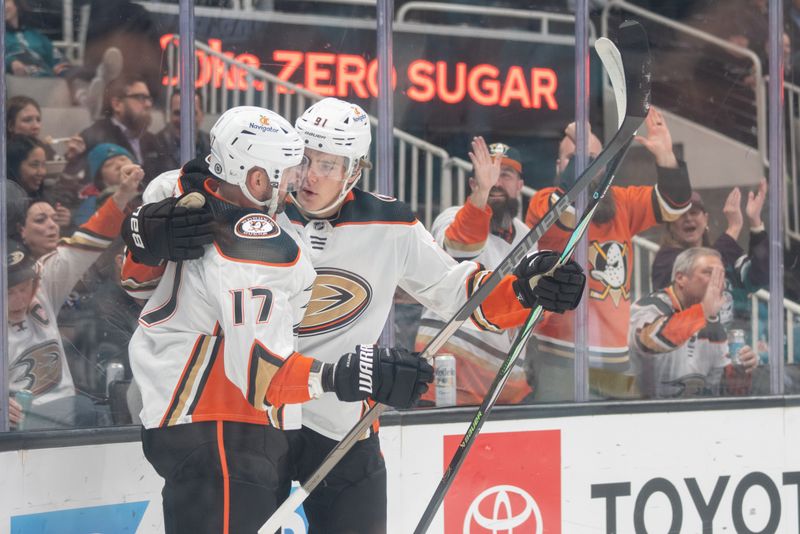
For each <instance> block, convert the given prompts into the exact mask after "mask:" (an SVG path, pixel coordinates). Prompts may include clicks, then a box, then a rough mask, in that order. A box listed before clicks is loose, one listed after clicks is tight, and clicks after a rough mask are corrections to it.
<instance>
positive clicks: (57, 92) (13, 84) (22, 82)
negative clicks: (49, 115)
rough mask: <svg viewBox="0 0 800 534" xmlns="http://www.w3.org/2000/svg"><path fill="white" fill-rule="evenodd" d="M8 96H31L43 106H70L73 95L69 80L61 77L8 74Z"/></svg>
mask: <svg viewBox="0 0 800 534" xmlns="http://www.w3.org/2000/svg"><path fill="white" fill-rule="evenodd" d="M6 90H7V91H8V96H9V97H12V96H17V95H23V96H29V97H31V98H33V99H34V100H36V101H37V102H39V105H40V106H42V107H62V108H64V107H69V106H70V105H72V96H71V95H70V92H69V87H68V86H67V82H66V81H65V80H63V79H61V78H29V77H27V76H14V75H11V74H7V75H6Z"/></svg>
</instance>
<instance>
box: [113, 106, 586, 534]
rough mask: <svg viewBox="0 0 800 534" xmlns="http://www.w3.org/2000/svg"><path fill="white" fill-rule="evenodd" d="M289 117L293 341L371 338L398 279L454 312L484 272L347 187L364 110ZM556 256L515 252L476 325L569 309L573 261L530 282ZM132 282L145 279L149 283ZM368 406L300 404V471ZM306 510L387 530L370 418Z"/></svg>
mask: <svg viewBox="0 0 800 534" xmlns="http://www.w3.org/2000/svg"><path fill="white" fill-rule="evenodd" d="M295 126H296V128H297V130H298V133H299V134H300V135H301V136H302V137H303V139H304V141H305V146H306V151H305V154H306V156H307V157H308V158H309V170H308V176H307V178H306V180H305V181H304V182H303V184H302V185H301V186H300V188H299V189H298V191H297V192H296V193H295V195H294V199H295V201H294V202H293V203H289V204H287V207H286V213H285V215H286V217H285V218H281V219H279V222H280V223H281V226H282V227H283V228H284V229H285V230H287V231H291V232H294V233H296V234H297V235H298V236H299V239H300V240H301V241H302V242H303V243H304V244H305V246H306V247H307V249H308V250H309V254H310V257H311V262H312V263H313V265H314V268H315V270H316V271H317V278H316V281H315V283H314V290H313V293H312V296H311V300H310V302H309V304H308V309H307V311H306V313H305V316H304V317H303V320H302V322H301V323H300V324H299V326H298V335H299V350H300V351H301V352H304V353H308V354H313V355H314V356H316V357H319V358H321V359H322V360H324V361H326V362H328V361H335V358H334V354H337V353H338V354H341V350H342V349H341V347H344V346H350V345H352V344H353V343H357V342H363V343H371V342H374V341H375V340H377V339H378V337H379V335H380V333H381V330H382V328H383V325H384V323H385V322H386V318H387V315H388V313H389V309H390V307H391V305H392V299H393V295H394V292H395V289H396V287H398V286H399V287H402V288H403V289H404V290H405V291H406V292H408V293H409V294H411V295H412V296H413V297H414V298H416V299H417V300H418V301H419V302H421V303H422V304H424V305H425V306H428V307H430V308H432V309H434V310H436V311H437V312H438V313H439V314H440V315H442V316H452V315H453V314H454V313H455V312H456V311H457V310H458V309H459V308H460V307H461V305H462V304H463V303H464V302H465V299H466V298H467V297H468V295H469V294H471V293H472V291H473V290H474V289H475V288H476V287H477V286H478V284H479V281H480V280H481V279H482V278H483V277H485V276H486V274H487V273H486V272H485V271H482V270H481V269H480V268H479V266H478V265H477V264H475V263H472V262H463V263H460V264H459V263H457V262H456V261H455V260H453V259H452V258H450V257H449V256H448V255H447V254H446V253H445V252H444V251H443V250H442V249H441V248H440V247H439V246H438V245H437V244H436V243H435V241H434V240H433V238H432V236H431V235H430V234H429V233H428V232H427V230H425V228H424V227H423V225H422V224H421V223H420V222H419V221H417V220H416V218H415V217H414V215H413V213H412V212H411V211H410V210H409V208H408V207H407V206H406V205H405V204H403V203H402V202H398V201H396V200H395V199H392V198H387V197H382V196H378V195H373V194H370V193H367V192H364V191H362V190H360V189H358V188H356V187H355V185H356V183H357V181H358V179H359V177H360V175H361V171H362V168H363V166H364V165H365V164H367V155H368V152H369V146H370V142H371V133H370V126H369V118H368V117H367V115H366V113H365V112H364V111H363V110H362V109H361V108H360V107H358V106H356V105H353V104H349V103H347V102H343V101H341V100H336V99H333V98H326V99H324V100H322V101H320V102H318V103H316V104H313V105H312V106H311V107H310V108H309V109H308V110H306V112H305V113H303V115H302V116H301V117H300V118H299V119H298V120H297V122H296V125H295ZM151 187H157V186H151ZM138 222H139V224H148V223H153V224H154V225H161V226H162V227H165V228H166V227H169V226H170V224H171V223H170V218H169V217H162V218H161V219H155V218H154V219H153V220H152V221H149V220H147V218H141V217H140V219H139V221H138ZM166 237H167V236H166V232H153V233H152V235H151V236H148V238H147V239H144V240H143V246H144V248H145V249H146V250H147V251H148V252H147V253H148V254H151V253H153V251H159V253H160V254H161V257H166V258H168V257H169V254H171V253H173V252H177V253H180V254H192V253H193V251H191V250H190V247H189V248H187V246H184V245H186V244H185V243H184V244H182V245H181V247H180V250H177V251H176V250H172V247H171V244H170V242H169V241H170V240H169V239H167V238H166ZM555 258H556V256H555V255H554V254H550V255H547V254H541V255H535V256H532V257H530V258H527V259H526V260H525V261H523V265H521V266H520V268H519V269H518V272H519V274H520V277H519V280H518V279H517V277H515V276H509V277H507V278H506V280H504V281H503V283H501V285H500V286H499V287H498V289H497V290H495V291H494V292H493V293H492V295H491V296H490V297H489V298H488V299H487V300H486V301H485V302H484V304H483V306H481V307H480V308H479V309H478V310H476V312H475V314H474V315H473V319H474V321H475V323H476V325H478V326H484V327H498V328H505V327H509V326H516V325H518V324H520V323H521V322H522V321H523V320H524V319H525V318H526V317H527V315H528V313H529V309H527V308H526V306H527V307H530V306H533V305H536V304H539V303H541V304H542V305H543V306H544V307H545V308H546V309H554V310H562V311H563V310H564V309H571V308H573V307H574V306H576V305H577V302H578V300H579V298H580V292H581V289H582V287H583V284H584V277H583V274H582V273H581V270H580V268H578V267H577V266H574V265H571V266H569V268H567V269H563V268H562V269H559V270H557V271H556V272H555V273H554V276H553V277H547V278H545V281H546V284H545V285H547V286H548V288H547V289H543V288H542V287H538V288H536V289H532V288H531V285H530V280H531V279H533V278H534V277H535V276H537V275H541V274H544V273H546V272H547V271H548V270H549V269H550V268H551V267H552V266H553V265H554V263H555ZM124 276H125V274H124V273H123V277H124ZM136 284H137V285H138V286H139V287H140V288H144V287H146V280H144V279H138V280H137V282H136ZM521 303H522V304H521ZM375 400H377V399H375ZM366 409H367V402H366V401H365V402H364V404H363V405H362V406H358V405H353V404H347V403H342V402H340V401H338V400H337V399H336V397H335V396H332V395H328V394H326V395H323V396H322V397H320V398H319V399H314V400H312V401H310V402H308V403H305V404H304V405H303V406H302V428H301V429H300V430H294V431H291V432H288V434H289V443H290V450H289V452H290V455H291V457H292V459H293V462H292V463H293V467H294V476H295V477H296V479H298V480H304V479H305V478H306V477H307V476H308V475H309V474H310V473H311V472H313V471H314V470H315V469H316V468H317V467H318V466H319V464H320V463H321V461H322V459H323V458H324V457H325V455H326V454H327V453H328V452H329V451H330V450H331V448H332V447H333V446H334V445H335V444H336V442H337V441H338V440H339V439H341V438H342V437H343V436H344V435H345V434H346V433H347V431H348V430H349V429H350V428H351V427H352V426H353V425H354V424H355V422H356V421H357V420H358V418H359V417H360V416H361V415H362V414H363V413H364V411H365V410H366ZM304 509H305V512H306V515H307V517H308V520H309V523H310V532H324V533H339V532H342V533H344V532H348V533H350V532H359V533H380V532H385V531H386V472H385V465H384V462H383V458H382V457H381V454H380V445H379V441H378V437H377V425H376V426H375V427H373V428H371V429H370V432H369V435H365V436H364V439H363V440H362V441H360V442H359V443H358V444H356V445H355V446H354V447H353V449H352V450H351V451H350V452H349V453H348V455H346V456H345V458H344V459H343V460H342V462H340V464H339V465H338V466H337V467H336V468H335V469H334V470H333V471H332V473H331V474H330V475H329V476H328V477H327V478H326V480H325V482H324V483H323V484H321V485H320V486H319V487H318V488H317V489H316V490H315V491H314V493H313V494H312V495H311V496H310V497H309V498H308V499H307V500H306V501H305V503H304Z"/></svg>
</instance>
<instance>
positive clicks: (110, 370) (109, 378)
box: [106, 360, 125, 395]
mask: <svg viewBox="0 0 800 534" xmlns="http://www.w3.org/2000/svg"><path fill="white" fill-rule="evenodd" d="M119 380H125V366H124V365H123V364H122V363H121V362H118V361H116V360H111V361H110V362H108V363H107V364H106V395H110V394H111V384H112V383H113V382H116V381H119Z"/></svg>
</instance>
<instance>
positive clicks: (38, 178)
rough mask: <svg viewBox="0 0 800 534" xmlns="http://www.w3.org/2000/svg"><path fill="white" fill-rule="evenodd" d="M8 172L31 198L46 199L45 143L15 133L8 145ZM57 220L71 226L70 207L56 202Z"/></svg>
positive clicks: (9, 176)
mask: <svg viewBox="0 0 800 534" xmlns="http://www.w3.org/2000/svg"><path fill="white" fill-rule="evenodd" d="M6 154H7V162H6V163H7V167H6V173H7V176H8V178H9V179H10V180H13V181H14V182H16V183H17V184H19V185H20V186H21V187H22V189H23V190H24V191H25V193H26V194H27V195H28V197H29V198H30V199H31V200H45V199H46V195H45V187H44V178H45V176H46V174H47V164H46V163H45V145H44V143H42V142H41V141H39V140H38V139H36V138H35V137H31V136H29V135H15V136H13V137H11V138H10V139H9V140H8V144H7V146H6ZM54 209H55V211H56V218H55V220H56V222H58V224H59V225H60V226H65V227H66V226H69V224H70V220H71V219H72V215H71V213H70V211H69V209H68V208H66V207H65V206H63V205H61V204H60V203H56V205H55V207H54Z"/></svg>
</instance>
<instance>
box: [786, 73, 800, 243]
mask: <svg viewBox="0 0 800 534" xmlns="http://www.w3.org/2000/svg"><path fill="white" fill-rule="evenodd" d="M783 87H784V89H783V90H784V105H785V106H786V114H785V117H786V137H787V139H786V143H787V146H786V151H785V154H786V171H787V173H788V177H787V179H786V181H785V184H784V187H785V188H784V190H783V192H784V195H783V213H784V220H785V221H786V224H785V226H784V232H785V234H786V239H785V242H786V245H787V246H789V244H790V240H792V239H794V240H795V241H797V242H800V87H798V86H797V85H794V84H791V83H787V82H784V84H783Z"/></svg>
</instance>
